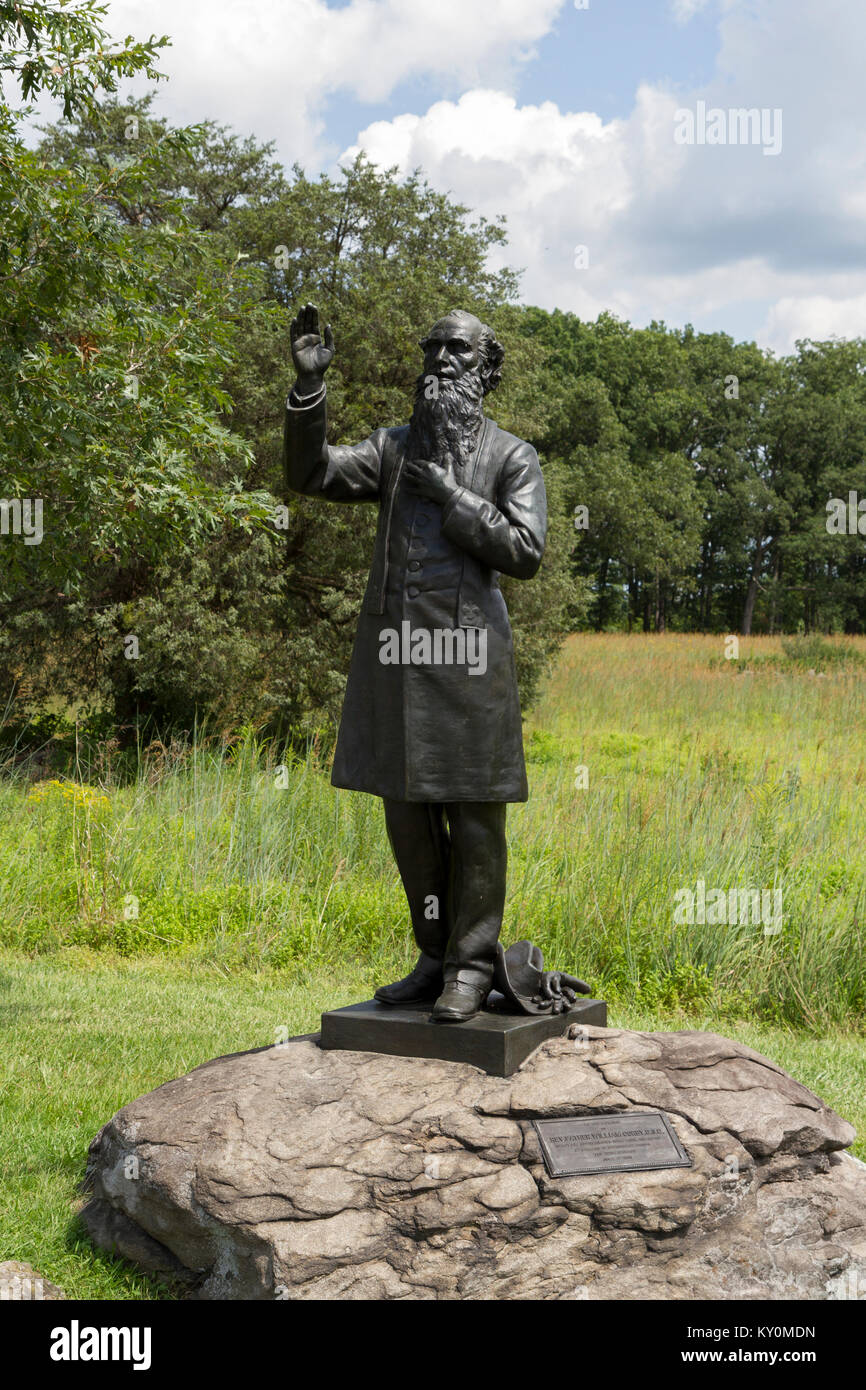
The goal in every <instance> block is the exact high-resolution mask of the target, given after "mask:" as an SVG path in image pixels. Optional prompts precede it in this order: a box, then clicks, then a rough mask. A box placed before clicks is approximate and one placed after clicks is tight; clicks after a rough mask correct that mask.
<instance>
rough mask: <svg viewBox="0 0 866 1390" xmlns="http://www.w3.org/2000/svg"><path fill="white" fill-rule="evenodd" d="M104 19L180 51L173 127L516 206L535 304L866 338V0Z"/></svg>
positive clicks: (317, 3)
mask: <svg viewBox="0 0 866 1390" xmlns="http://www.w3.org/2000/svg"><path fill="white" fill-rule="evenodd" d="M108 25H109V27H110V29H111V30H112V32H113V33H115V34H117V35H118V36H122V35H125V34H133V35H135V36H136V37H137V38H143V37H146V36H147V35H148V34H150V33H157V34H163V33H165V34H168V35H169V36H170V37H171V39H172V47H171V48H169V49H167V50H165V51H164V53H163V56H162V58H161V60H160V64H159V66H160V67H161V69H162V70H163V71H164V72H166V73H167V74H168V76H169V81H168V82H166V83H162V84H160V86H159V88H158V93H159V95H158V97H157V110H158V111H159V112H160V114H162V115H165V116H167V117H168V118H170V119H171V120H173V121H176V122H178V123H183V122H192V121H197V120H201V119H204V118H207V117H211V118H213V119H215V120H217V121H219V122H220V123H221V124H225V125H228V126H230V127H232V128H233V129H235V130H237V131H238V132H239V133H241V134H244V135H246V134H253V135H255V136H256V137H257V138H258V139H260V140H273V141H274V142H275V143H276V149H277V153H278V155H279V156H280V157H281V159H282V160H283V161H284V163H285V164H286V165H287V166H291V165H292V164H294V163H295V162H298V163H300V164H301V165H302V166H303V167H304V168H305V169H306V171H307V173H308V174H310V175H316V174H318V173H319V172H323V171H327V172H329V173H335V172H336V170H337V168H338V166H339V164H340V163H341V162H342V163H345V162H346V161H347V160H348V159H350V158H351V157H352V156H353V155H354V154H355V152H356V151H357V150H359V149H363V150H365V151H366V152H367V154H368V156H369V157H370V158H371V159H372V160H374V161H375V162H376V163H378V164H382V165H384V166H391V165H397V166H398V167H399V169H400V170H401V171H403V172H408V171H409V170H411V169H414V168H415V167H417V166H420V167H421V168H422V169H423V170H424V172H425V174H426V175H427V177H428V179H429V181H430V182H431V183H432V184H433V185H434V186H436V187H437V188H439V189H442V190H443V191H445V192H448V193H450V194H451V195H453V197H454V198H455V199H456V200H457V201H459V202H461V203H464V204H467V205H468V206H469V207H470V208H472V209H473V211H474V212H476V213H483V214H484V215H486V216H487V217H490V218H493V217H496V216H498V215H499V214H504V215H505V217H506V219H507V227H508V234H509V241H508V246H507V247H506V248H505V251H504V253H501V254H500V253H497V258H496V259H495V260H494V261H493V264H494V265H498V264H501V263H503V262H504V263H507V264H509V265H511V266H514V267H517V268H520V269H522V271H523V275H522V279H521V298H522V300H523V301H524V302H526V303H533V304H538V305H541V306H542V307H544V308H546V309H552V308H554V307H557V308H560V309H563V310H571V311H572V312H574V313H577V314H579V315H580V316H581V317H583V318H590V319H594V318H595V317H596V315H597V314H599V313H600V312H602V311H603V310H609V311H611V312H613V313H615V314H617V315H619V316H620V317H622V318H624V319H628V320H629V321H630V322H632V323H634V324H636V325H644V324H647V323H649V322H650V321H652V320H662V321H664V322H665V323H667V324H668V325H670V326H681V325H684V324H685V323H692V324H693V325H694V326H695V327H696V328H697V329H699V330H703V331H708V332H709V331H716V330H722V331H725V332H728V333H730V334H731V335H732V336H733V337H734V338H736V339H738V340H742V339H747V340H752V339H753V340H755V341H757V342H758V343H760V344H761V345H762V346H764V347H769V348H771V349H773V350H774V351H777V352H786V351H789V350H790V349H791V348H792V347H793V345H794V343H795V341H796V340H797V339H798V338H804V337H813V338H826V337H829V336H831V335H839V336H848V337H851V336H859V335H864V334H866V140H864V138H863V134H864V116H866V81H864V77H863V66H864V55H866V5H864V3H863V0H821V3H820V4H818V3H816V2H815V0H435V3H426V0H147V3H144V0H108ZM146 85H147V84H145V86H146ZM123 90H126V89H123ZM132 90H136V91H140V90H142V86H141V84H138V86H136V87H133V88H132ZM741 108H742V109H745V110H754V111H755V112H756V113H758V116H757V118H756V125H755V128H754V130H752V127H751V126H749V132H750V133H751V134H752V135H753V136H754V139H751V138H750V139H745V138H744V136H745V135H746V134H747V131H746V129H745V125H743V126H742V127H741V126H740V124H739V122H738V120H737V119H736V118H732V117H731V116H730V115H729V113H730V112H731V111H732V110H739V109H741ZM761 122H763V124H761ZM701 136H703V137H704V138H703V140H702V139H701Z"/></svg>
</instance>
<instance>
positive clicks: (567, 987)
mask: <svg viewBox="0 0 866 1390" xmlns="http://www.w3.org/2000/svg"><path fill="white" fill-rule="evenodd" d="M578 994H589V985H588V984H586V982H585V981H584V980H578V978H577V976H576V975H566V974H565V971H563V970H545V971H544V972H543V974H542V976H541V983H540V985H539V988H538V998H539V1000H545V1001H546V1002H549V1003H550V1004H552V1006H553V1013H555V1014H564V1013H567V1012H568V1010H569V1009H570V1008H571V1007H572V1006H573V1005H574V1004H575V1003H576V1001H577V995H578Z"/></svg>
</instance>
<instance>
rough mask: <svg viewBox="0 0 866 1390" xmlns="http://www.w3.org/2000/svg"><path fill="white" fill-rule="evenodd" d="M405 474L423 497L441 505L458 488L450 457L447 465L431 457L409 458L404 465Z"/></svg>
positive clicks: (407, 479)
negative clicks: (434, 460) (433, 460)
mask: <svg viewBox="0 0 866 1390" xmlns="http://www.w3.org/2000/svg"><path fill="white" fill-rule="evenodd" d="M403 476H404V477H405V478H406V481H407V482H408V483H410V485H411V486H412V487H413V488H415V490H416V492H420V493H421V496H422V497H429V499H430V501H431V502H438V503H439V504H440V505H441V504H442V503H443V502H447V501H448V498H449V497H450V496H451V494H452V493H453V492H456V490H457V479H456V477H455V476H454V464H453V463H452V461H451V459H450V458H449V459H448V462H447V463H446V464H445V465H443V464H441V463H433V462H432V460H429V459H407V460H406V462H405V463H404V465H403Z"/></svg>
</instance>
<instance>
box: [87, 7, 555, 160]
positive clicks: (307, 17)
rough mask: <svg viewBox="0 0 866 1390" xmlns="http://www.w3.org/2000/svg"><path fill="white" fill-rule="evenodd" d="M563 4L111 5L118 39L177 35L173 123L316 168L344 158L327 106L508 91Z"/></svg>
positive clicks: (169, 88)
mask: <svg viewBox="0 0 866 1390" xmlns="http://www.w3.org/2000/svg"><path fill="white" fill-rule="evenodd" d="M564 2H565V0H496V3H495V5H488V4H486V3H485V4H482V3H477V2H476V3H473V0H436V3H435V4H432V5H427V4H419V3H418V0H351V3H350V4H348V5H344V6H342V7H341V8H339V9H334V8H330V7H329V6H328V5H326V4H325V3H323V0H246V3H243V4H237V3H225V0H183V3H182V4H178V3H177V2H176V0H149V3H148V5H147V6H146V7H145V6H143V5H142V4H141V0H112V3H111V6H110V11H109V16H108V20H109V24H110V27H111V31H112V33H114V34H116V35H125V34H127V33H132V34H134V35H135V36H136V37H137V38H142V37H144V36H145V35H146V34H149V33H150V32H154V33H157V34H160V33H167V34H169V35H170V36H171V39H172V46H171V48H169V49H167V50H164V52H163V57H162V60H161V61H160V63H159V66H160V68H161V69H162V70H163V71H164V72H166V73H167V74H168V75H169V77H170V79H171V81H170V82H169V83H168V84H164V85H162V86H161V88H160V90H161V92H163V93H164V96H163V97H162V98H161V101H162V109H164V110H165V111H166V112H167V113H168V114H170V115H171V116H172V117H173V118H174V119H176V120H182V121H193V120H200V119H202V117H204V116H209V117H212V118H214V119H216V120H218V121H220V122H221V123H223V124H226V125H231V126H234V127H235V128H236V129H237V130H240V131H243V132H244V133H246V132H247V131H254V132H255V133H256V135H257V136H258V137H259V138H260V139H263V140H264V139H275V140H277V142H278V145H279V148H280V150H281V152H282V154H283V157H284V158H285V159H286V160H287V161H288V163H292V162H293V161H294V160H296V159H297V160H299V161H300V162H301V163H309V164H316V162H317V161H321V160H322V159H324V158H326V157H327V155H328V153H335V151H329V150H328V147H327V146H326V144H325V143H324V140H325V129H324V125H323V122H322V119H321V110H322V106H323V103H324V101H325V99H326V98H328V97H330V96H332V95H333V94H334V93H337V92H345V93H349V94H351V95H352V96H354V97H356V98H357V99H358V100H360V101H369V102H373V101H383V100H385V99H387V98H388V97H389V96H390V95H391V93H392V92H393V91H394V90H395V88H397V87H398V86H399V85H400V84H401V83H405V82H407V81H411V80H419V79H433V80H435V81H436V82H437V83H438V84H439V86H440V88H441V89H442V90H444V91H446V92H448V91H453V92H454V93H459V92H460V91H461V90H463V89H464V88H465V87H467V86H471V85H474V84H477V83H479V82H480V81H488V80H491V79H495V81H496V83H497V85H506V86H507V85H510V83H511V81H512V79H513V74H514V71H515V70H516V68H517V67H518V66H519V65H520V64H521V63H523V62H525V61H527V60H528V59H529V58H530V57H531V55H532V52H533V45H535V44H536V43H537V42H538V41H539V40H540V39H542V38H543V37H544V36H545V34H547V33H548V32H549V30H550V28H551V25H552V24H553V21H554V19H555V18H556V15H557V13H558V12H559V10H560V9H561V8H562V6H563V4H564ZM140 85H141V84H139V86H140Z"/></svg>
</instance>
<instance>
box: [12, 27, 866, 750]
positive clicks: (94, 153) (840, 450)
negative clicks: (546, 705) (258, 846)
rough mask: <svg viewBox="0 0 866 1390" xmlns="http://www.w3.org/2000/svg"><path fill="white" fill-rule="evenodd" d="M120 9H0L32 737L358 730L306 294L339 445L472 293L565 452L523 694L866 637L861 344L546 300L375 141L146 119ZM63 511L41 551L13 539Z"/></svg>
mask: <svg viewBox="0 0 866 1390" xmlns="http://www.w3.org/2000/svg"><path fill="white" fill-rule="evenodd" d="M101 13H102V11H101V7H100V6H99V5H96V4H94V3H92V0H74V3H73V4H71V5H69V6H64V7H62V8H61V9H57V8H56V7H55V6H53V5H51V4H48V3H36V4H30V5H15V6H9V5H0V74H2V75H3V78H4V101H3V102H2V103H0V451H2V458H0V498H2V504H0V523H2V526H0V529H2V531H3V534H2V535H0V700H2V701H3V705H4V706H5V707H6V709H7V718H9V717H10V715H9V711H10V710H14V711H16V712H17V713H18V714H19V715H21V714H22V713H23V714H25V715H26V716H27V717H28V718H30V719H32V718H34V717H36V716H41V718H42V719H43V720H45V719H48V720H50V719H52V718H53V719H59V718H62V717H65V716H66V714H68V712H70V711H73V712H74V713H75V714H76V715H78V716H79V717H82V718H84V717H86V716H88V714H91V713H93V712H97V713H100V712H101V714H100V717H102V718H103V719H104V720H105V721H106V722H107V723H108V724H110V725H111V726H112V727H114V728H115V729H116V730H122V731H126V732H127V734H128V733H129V732H130V731H135V730H136V729H137V728H138V727H139V726H140V725H141V724H142V722H147V721H150V722H152V723H155V724H157V725H165V726H168V725H180V726H183V727H190V725H191V723H192V722H193V721H194V720H196V719H202V718H209V719H211V720H212V721H215V722H216V723H217V725H218V726H219V727H223V728H228V727H235V728H236V727H238V726H239V725H241V724H243V723H249V722H254V723H256V724H258V725H266V726H269V727H279V728H281V729H287V728H294V729H299V730H305V729H306V730H310V729H312V728H315V727H317V726H319V725H321V723H322V722H323V720H325V719H327V718H329V717H331V716H333V715H334V714H336V712H337V710H338V708H339V703H340V698H341V693H342V688H343V683H344V680H345V673H346V670H347V668H348V658H349V651H350V646H351V641H352V637H353V632H354V621H355V616H356V613H357V610H358V607H359V605H360V601H361V597H362V593H363V585H364V581H365V578H366V573H367V565H368V561H369V555H370V553H371V547H372V538H373V525H374V517H373V516H372V515H371V510H372V509H369V508H361V507H351V508H339V507H330V508H322V507H316V506H315V505H313V504H311V503H309V502H308V501H306V500H305V499H302V498H298V497H295V496H288V497H287V496H286V495H285V493H284V488H283V483H282V476H281V458H280V450H281V422H282V409H283V401H284V397H285V393H286V391H287V389H288V386H289V385H290V380H291V366H290V357H289V351H288V326H289V322H290V319H291V317H292V314H293V312H294V309H295V307H296V306H297V305H298V304H299V303H303V302H306V301H308V300H311V301H313V302H317V303H319V304H320V305H321V306H322V308H323V311H324V312H325V315H326V317H327V319H328V320H329V321H330V322H331V324H332V325H333V330H334V334H335V338H336V342H337V346H338V355H337V358H336V360H335V363H334V367H333V369H332V371H331V373H330V374H329V412H330V429H331V439H332V441H334V442H339V441H350V440H351V441H354V440H357V439H359V438H362V437H364V436H365V435H366V434H368V433H369V432H370V431H371V430H373V429H375V428H377V427H379V426H381V425H389V424H396V423H402V422H403V421H405V420H406V419H407V418H408V415H409V412H410V410H411V401H412V394H413V389H414V383H415V379H416V377H417V374H418V370H419V366H420V354H419V351H418V347H417V342H418V338H419V336H421V334H422V333H423V332H424V330H426V328H428V327H429V325H430V323H431V322H433V321H434V320H435V319H436V318H437V317H439V316H440V315H441V314H442V313H443V312H445V311H447V310H448V309H449V308H452V307H463V308H467V309H470V310H472V311H473V312H474V313H476V314H478V315H479V317H481V318H483V319H485V320H486V321H488V322H489V323H490V324H491V325H492V326H493V328H494V329H495V331H496V333H497V336H498V337H499V339H500V341H501V342H502V343H503V344H504V346H505V349H506V365H505V374H504V380H503V383H502V386H501V387H500V389H499V391H498V392H497V394H496V395H495V396H494V397H492V398H491V401H490V404H489V408H490V412H491V413H492V414H493V415H494V417H495V418H496V419H497V420H498V422H499V423H500V424H501V425H503V426H504V427H505V428H507V429H509V430H512V431H514V432H515V433H517V434H519V435H521V436H522V437H524V438H526V439H529V440H531V441H532V443H533V444H534V445H535V446H536V448H537V449H538V452H539V455H540V457H541V459H542V462H543V466H544V469H545V475H546V480H547V485H548V492H549V497H550V508H551V533H550V540H549V544H548V551H547V555H546V558H545V562H544V565H543V567H542V570H541V571H540V574H539V576H538V577H537V578H536V579H535V580H534V581H533V583H532V584H530V585H521V584H519V583H517V582H508V581H503V590H504V592H505V594H506V598H507V601H508V603H509V608H510V610H511V613H512V619H513V624H514V629H515V643H516V655H517V663H518V673H519V678H520V681H521V686H522V690H523V695H524V698H525V699H527V698H531V696H532V694H533V692H534V690H535V688H536V687H537V684H538V681H539V680H540V678H541V676H542V675H543V673H544V670H545V669H546V667H547V664H548V663H549V660H550V658H551V656H552V654H553V652H554V651H555V650H556V647H557V645H558V643H559V641H560V640H561V638H562V635H563V634H564V633H565V632H567V631H570V630H576V629H579V628H581V627H586V626H591V627H593V628H596V629H599V630H601V629H610V628H620V629H623V628H629V629H631V628H634V627H638V628H643V629H644V630H648V631H662V630H665V629H676V630H683V631H691V630H703V631H742V632H750V631H766V632H780V631H781V632H784V631H793V630H798V629H799V630H805V631H812V630H818V629H820V630H826V631H834V630H844V631H847V632H862V631H863V630H864V623H866V584H864V568H863V566H864V559H863V542H862V538H861V537H859V532H858V531H857V526H856V519H857V517H858V515H859V513H858V512H857V501H856V498H855V500H854V502H853V504H852V505H853V508H854V510H853V511H851V506H850V505H849V506H848V511H846V513H845V515H846V516H849V515H851V516H853V517H854V518H855V524H854V531H853V533H852V532H851V530H850V528H848V529H847V530H842V529H840V528H839V527H838V526H837V529H836V530H835V531H834V530H832V529H828V514H827V502H828V499H829V498H838V499H844V500H845V501H846V503H848V502H849V500H850V499H851V498H852V496H854V495H855V494H857V489H858V488H861V489H863V491H864V492H866V479H864V468H863V458H864V440H863V431H864V420H866V410H864V405H866V401H864V389H866V388H864V365H866V364H864V351H866V344H864V342H863V341H862V340H859V339H858V340H856V341H851V342H840V341H831V342H827V343H813V342H803V343H801V344H799V345H798V348H797V351H796V352H795V353H794V354H793V355H791V356H789V357H784V358H775V357H773V356H772V355H771V354H770V353H768V352H765V351H762V350H760V349H759V348H758V347H756V346H755V345H754V344H750V343H735V342H734V341H733V339H732V338H730V337H729V336H727V335H725V334H722V333H715V334H704V333H696V332H695V331H694V330H693V329H692V328H691V327H686V328H685V329H681V330H680V329H670V328H668V327H666V326H665V325H664V324H661V323H653V324H651V325H650V326H649V327H648V328H645V329H636V328H633V327H632V326H631V325H629V324H628V323H625V322H623V321H621V320H618V319H616V318H614V317H613V316H612V315H609V314H602V315H601V316H600V317H599V318H598V320H597V321H596V322H594V323H589V322H583V321H581V320H579V319H578V318H576V317H575V316H574V315H571V314H565V313H561V312H559V311H554V312H552V313H549V312H547V311H544V310H542V309H539V308H535V307H531V306H526V305H522V304H520V303H519V278H518V276H517V275H516V274H515V273H514V272H513V271H510V270H503V271H499V272H492V271H491V270H490V269H489V252H490V251H491V249H492V248H494V247H500V246H502V245H503V243H504V242H505V240H506V229H505V225H504V221H503V220H499V221H495V222H491V221H488V220H486V219H484V218H482V217H475V216H473V214H472V213H471V211H470V210H469V209H467V208H465V207H463V206H461V205H458V204H456V203H454V202H452V201H451V200H450V199H449V198H448V197H447V196H445V195H443V194H441V193H439V192H437V191H436V190H435V189H433V188H431V187H430V186H429V184H428V183H427V182H426V180H425V179H424V177H423V173H422V172H421V171H416V172H415V173H414V174H412V175H411V176H410V177H408V178H401V177H399V176H398V174H397V172H396V171H395V170H390V171H388V170H382V169H378V168H375V167H374V166H372V165H371V164H369V163H368V162H367V161H366V160H365V159H364V157H363V156H360V157H359V158H357V159H356V160H355V161H354V162H353V163H352V164H351V165H350V166H349V167H347V168H345V169H343V170H342V171H341V173H340V175H339V176H338V177H335V178H330V177H327V176H321V177H319V178H311V177H309V176H308V175H307V174H306V173H305V171H304V170H302V169H301V168H299V167H297V166H295V167H293V168H292V169H289V170H287V169H285V168H284V167H283V166H282V165H281V164H280V162H279V161H278V160H277V158H276V156H275V153H274V149H273V146H271V145H268V144H262V143H260V142H258V141H256V140H255V139H254V138H253V137H242V136H240V135H238V134H236V133H234V132H232V131H230V130H228V129H226V128H225V127H223V126H220V125H218V124H217V123H215V122H213V121H209V120H206V121H202V122H201V123H199V124H198V125H196V126H192V127H186V128H184V129H176V128H173V127H171V126H170V125H169V124H168V123H167V122H166V121H165V120H163V119H161V118H160V117H159V116H158V115H156V114H155V112H154V107H153V99H152V97H144V98H141V99H134V100H132V99H129V100H121V98H120V97H119V95H118V85H119V83H120V81H121V79H122V78H123V77H126V76H130V75H132V74H133V73H135V72H142V71H143V72H146V73H148V74H149V75H150V76H151V77H153V78H154V79H156V78H157V77H158V71H157V67H156V63H157V61H158V55H159V50H160V47H161V44H162V43H163V42H164V41H163V40H160V39H156V38H152V39H150V40H149V41H148V42H147V43H144V44H135V43H133V42H132V41H131V40H129V41H127V43H126V45H125V46H124V47H122V48H120V49H116V50H112V49H111V48H110V45H109V44H108V42H107V38H106V35H105V33H104V31H103V29H102V27H101ZM40 91H48V92H51V93H53V94H54V95H55V96H58V97H60V98H61V99H62V100H63V102H64V116H63V119H62V120H61V121H59V122H57V123H55V124H53V125H51V126H49V127H47V128H44V129H43V130H42V131H41V135H40V138H39V141H38V143H37V144H36V145H35V147H33V146H30V145H28V144H27V143H26V142H25V140H24V118H25V113H26V108H24V107H22V106H21V105H20V102H21V101H26V100H27V99H29V98H30V97H32V96H34V95H37V94H38V93H39V92H40ZM16 103H17V104H16ZM37 499H38V500H39V503H40V506H41V508H42V512H41V516H42V523H41V525H42V535H41V537H40V539H39V542H38V543H35V537H34V536H32V535H31V536H30V537H26V536H24V535H22V534H20V526H18V527H17V528H16V524H15V523H16V520H17V521H19V522H20V517H21V504H22V503H23V502H25V501H26V502H27V503H28V504H32V503H35V502H36V500H37ZM15 504H17V508H18V509H17V511H16V510H15ZM864 511H866V502H864ZM16 529H17V531H18V534H16ZM864 530H866V518H864ZM28 541H29V542H31V543H28ZM59 711H63V712H64V713H63V715H61V714H60V713H59ZM49 712H52V713H49ZM13 722H14V719H13Z"/></svg>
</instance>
